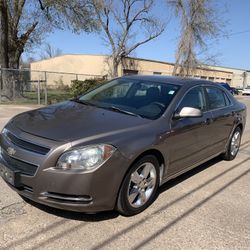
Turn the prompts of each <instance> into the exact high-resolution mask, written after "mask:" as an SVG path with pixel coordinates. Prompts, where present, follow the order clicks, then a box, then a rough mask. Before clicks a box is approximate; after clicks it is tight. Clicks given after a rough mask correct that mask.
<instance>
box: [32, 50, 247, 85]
mask: <svg viewBox="0 0 250 250" xmlns="http://www.w3.org/2000/svg"><path fill="white" fill-rule="evenodd" d="M110 65H111V61H110V60H109V59H108V57H107V56H103V55H62V56H58V57H54V58H51V59H47V60H42V61H38V62H34V63H31V71H32V72H31V78H32V80H34V81H37V80H39V79H40V80H41V79H42V80H43V79H45V77H46V79H47V84H48V85H53V86H54V85H59V86H60V85H62V84H63V85H70V84H71V81H72V80H75V79H79V80H85V79H87V78H100V77H104V76H108V77H110V75H111V74H110V72H111V71H110V68H112V67H110ZM173 68H174V64H172V63H166V62H160V61H153V60H145V59H140V58H126V59H124V60H123V62H122V64H121V65H120V67H119V76H122V75H123V74H144V75H152V74H161V75H171V74H172V71H173ZM36 71H40V72H36ZM44 71H47V73H46V76H45V73H44ZM244 72H245V73H244ZM244 74H245V75H244ZM192 77H195V78H200V79H207V80H211V81H214V82H227V83H229V84H230V85H231V86H234V87H240V88H242V87H243V82H245V85H250V72H246V71H244V70H241V69H231V68H226V67H215V66H204V67H202V68H199V69H197V71H196V73H195V74H194V75H193V76H192Z"/></svg>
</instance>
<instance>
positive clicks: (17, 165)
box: [2, 150, 38, 176]
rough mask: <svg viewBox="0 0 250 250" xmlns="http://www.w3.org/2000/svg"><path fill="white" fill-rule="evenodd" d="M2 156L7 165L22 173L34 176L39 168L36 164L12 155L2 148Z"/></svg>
mask: <svg viewBox="0 0 250 250" xmlns="http://www.w3.org/2000/svg"><path fill="white" fill-rule="evenodd" d="M2 158H3V160H4V161H5V162H6V164H7V167H9V168H10V169H12V170H18V171H20V173H21V174H25V175H29V176H34V175H35V173H36V170H37V168H38V166H36V165H33V164H30V163H27V162H24V161H21V160H17V159H14V158H12V157H10V156H9V155H8V154H7V153H6V152H5V151H4V150H2Z"/></svg>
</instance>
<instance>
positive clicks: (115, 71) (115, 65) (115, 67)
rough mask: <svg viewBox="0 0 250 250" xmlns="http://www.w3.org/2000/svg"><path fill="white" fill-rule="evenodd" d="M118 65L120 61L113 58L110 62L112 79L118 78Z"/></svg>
mask: <svg viewBox="0 0 250 250" xmlns="http://www.w3.org/2000/svg"><path fill="white" fill-rule="evenodd" d="M119 64H120V60H119V59H117V58H114V57H113V60H112V66H113V67H112V78H116V77H118V69H119Z"/></svg>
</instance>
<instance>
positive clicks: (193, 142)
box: [168, 86, 212, 175]
mask: <svg viewBox="0 0 250 250" xmlns="http://www.w3.org/2000/svg"><path fill="white" fill-rule="evenodd" d="M183 107H193V108H198V109H200V110H201V111H204V112H203V116H202V117H196V118H181V119H172V121H171V134H170V137H169V138H168V143H169V145H170V156H169V157H170V159H169V163H170V164H169V169H168V175H172V174H175V173H178V172H180V171H182V170H184V169H185V168H188V167H190V166H192V165H194V164H195V163H197V162H200V161H201V160H203V159H206V158H207V157H208V155H209V152H208V151H207V143H208V140H209V139H210V136H211V132H212V131H211V129H210V123H211V121H212V115H211V112H209V111H206V102H205V95H204V90H203V88H202V87H201V86H197V87H193V88H192V89H190V90H189V91H187V92H186V94H185V95H184V97H183V99H182V100H181V102H180V103H179V105H178V106H177V109H176V111H175V112H176V113H178V112H180V110H181V109H182V108H183Z"/></svg>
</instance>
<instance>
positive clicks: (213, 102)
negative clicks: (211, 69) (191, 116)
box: [205, 86, 234, 154]
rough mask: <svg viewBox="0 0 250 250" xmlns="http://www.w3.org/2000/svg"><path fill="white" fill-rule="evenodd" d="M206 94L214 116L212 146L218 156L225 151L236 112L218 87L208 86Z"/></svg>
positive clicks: (209, 108)
mask: <svg viewBox="0 0 250 250" xmlns="http://www.w3.org/2000/svg"><path fill="white" fill-rule="evenodd" d="M205 94H206V98H207V103H208V110H209V111H210V112H211V114H212V121H213V122H212V123H211V125H210V127H211V130H212V132H213V133H212V137H211V140H210V142H211V145H212V146H213V147H212V149H213V153H214V154H216V153H218V152H221V151H223V150H224V149H225V145H226V142H227V140H228V138H229V135H230V133H231V131H232V129H233V126H234V111H233V108H232V103H231V101H230V99H229V98H228V97H227V94H226V93H225V91H224V90H222V89H220V88H218V87H216V86H206V87H205Z"/></svg>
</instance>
